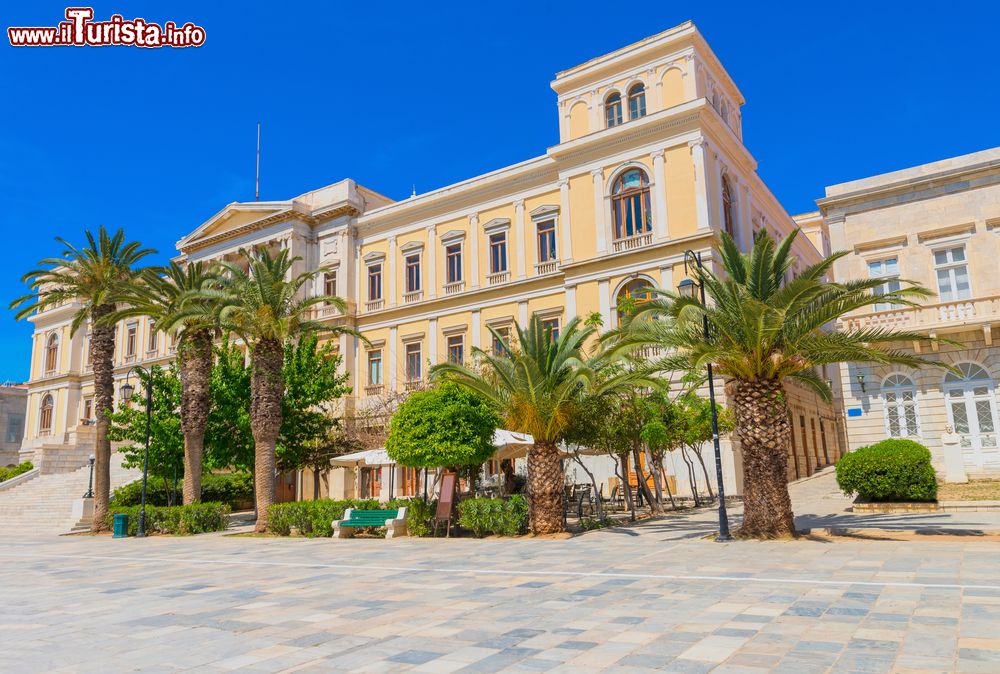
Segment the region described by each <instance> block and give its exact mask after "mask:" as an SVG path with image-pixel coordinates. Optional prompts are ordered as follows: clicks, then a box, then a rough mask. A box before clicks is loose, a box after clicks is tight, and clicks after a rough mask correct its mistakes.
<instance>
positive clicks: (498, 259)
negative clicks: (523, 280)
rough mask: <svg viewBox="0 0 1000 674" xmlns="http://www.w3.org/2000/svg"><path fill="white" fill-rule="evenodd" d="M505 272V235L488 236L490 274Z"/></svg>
mask: <svg viewBox="0 0 1000 674" xmlns="http://www.w3.org/2000/svg"><path fill="white" fill-rule="evenodd" d="M505 271H507V233H506V232H500V233H499V234H490V273H491V274H499V273H500V272H505Z"/></svg>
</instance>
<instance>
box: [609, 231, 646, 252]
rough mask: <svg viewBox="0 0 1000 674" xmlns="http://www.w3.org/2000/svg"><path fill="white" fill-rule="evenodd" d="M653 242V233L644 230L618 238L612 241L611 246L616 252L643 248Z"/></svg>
mask: <svg viewBox="0 0 1000 674" xmlns="http://www.w3.org/2000/svg"><path fill="white" fill-rule="evenodd" d="M651 243H653V233H652V232H644V233H642V234H636V235H634V236H627V237H625V238H624V239H618V240H617V241H614V242H612V244H611V246H612V248H613V249H614V251H615V252H616V253H621V252H623V251H627V250H635V249H636V248H643V247H645V246H648V245H649V244H651Z"/></svg>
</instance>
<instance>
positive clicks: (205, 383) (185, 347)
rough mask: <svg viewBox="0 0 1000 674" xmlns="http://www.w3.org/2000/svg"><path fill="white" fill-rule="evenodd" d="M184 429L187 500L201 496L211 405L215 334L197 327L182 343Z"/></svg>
mask: <svg viewBox="0 0 1000 674" xmlns="http://www.w3.org/2000/svg"><path fill="white" fill-rule="evenodd" d="M179 360H180V375H181V430H182V432H183V433H184V503H195V502H197V501H200V500H201V472H202V459H203V457H204V454H205V428H206V426H208V413H209V409H210V406H211V397H210V394H209V380H210V378H211V375H212V334H211V332H209V331H208V330H194V331H192V332H191V333H190V334H186V335H184V336H183V338H182V340H181V345H180V354H179Z"/></svg>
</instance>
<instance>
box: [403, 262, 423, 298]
mask: <svg viewBox="0 0 1000 674" xmlns="http://www.w3.org/2000/svg"><path fill="white" fill-rule="evenodd" d="M419 290H420V255H418V254H413V255H407V256H406V292H408V293H415V292H418V291H419Z"/></svg>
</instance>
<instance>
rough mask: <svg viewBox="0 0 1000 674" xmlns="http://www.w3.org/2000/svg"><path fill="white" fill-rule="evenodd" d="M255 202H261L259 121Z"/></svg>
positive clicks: (258, 122) (258, 125) (258, 128)
mask: <svg viewBox="0 0 1000 674" xmlns="http://www.w3.org/2000/svg"><path fill="white" fill-rule="evenodd" d="M254 201H260V120H259V119H258V120H257V174H256V177H255V179H254Z"/></svg>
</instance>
